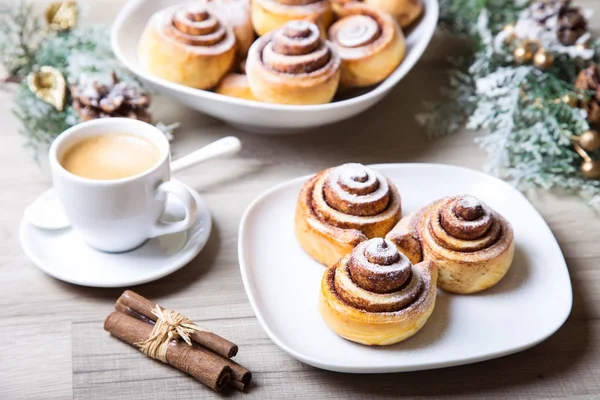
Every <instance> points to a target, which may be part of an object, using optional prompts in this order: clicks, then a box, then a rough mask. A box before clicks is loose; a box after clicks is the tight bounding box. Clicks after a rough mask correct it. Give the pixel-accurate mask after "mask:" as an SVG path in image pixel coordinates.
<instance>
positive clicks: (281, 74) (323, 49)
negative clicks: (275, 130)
mask: <svg viewBox="0 0 600 400" xmlns="http://www.w3.org/2000/svg"><path fill="white" fill-rule="evenodd" d="M246 74H247V76H248V82H249V84H250V88H251V89H252V93H253V94H254V96H255V97H256V98H257V99H259V100H260V101H264V102H268V103H278V104H322V103H328V102H330V101H331V100H332V99H333V96H334V95H335V92H336V90H337V87H338V84H339V79H340V58H339V56H338V55H337V53H336V52H335V51H333V50H332V48H331V44H330V43H329V42H327V41H325V40H323V39H322V38H321V36H320V33H319V29H318V28H317V26H316V25H314V24H312V23H309V22H306V21H291V22H289V23H287V24H286V25H284V26H283V27H282V28H281V29H279V30H276V31H271V32H270V33H268V34H266V35H264V36H262V37H260V38H259V39H257V40H256V41H255V42H254V44H253V45H252V47H251V48H250V52H249V54H248V59H247V61H246Z"/></svg>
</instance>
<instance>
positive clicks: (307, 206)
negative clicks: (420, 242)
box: [295, 164, 402, 267]
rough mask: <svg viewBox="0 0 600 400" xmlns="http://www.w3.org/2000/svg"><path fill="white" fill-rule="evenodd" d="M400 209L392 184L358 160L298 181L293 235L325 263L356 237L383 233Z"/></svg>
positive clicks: (353, 243) (356, 240)
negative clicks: (298, 193)
mask: <svg viewBox="0 0 600 400" xmlns="http://www.w3.org/2000/svg"><path fill="white" fill-rule="evenodd" d="M401 215H402V208H401V200H400V194H399V193H398V190H397V189H396V187H395V186H394V184H393V183H392V182H391V181H390V180H389V179H387V178H386V177H384V176H383V175H381V174H380V173H379V172H377V171H375V170H373V169H371V168H367V167H365V166H363V165H361V164H344V165H341V166H339V167H335V168H330V169H326V170H325V171H321V172H319V173H318V174H317V175H315V176H314V177H313V178H311V179H309V180H308V182H306V183H305V184H304V186H303V187H302V190H301V191H300V195H299V197H298V203H297V207H296V217H295V229H296V237H297V238H298V241H299V242H300V245H301V246H302V248H303V249H304V250H305V251H306V252H307V253H308V255H310V256H311V257H312V258H314V259H315V260H317V261H319V262H320V263H322V264H325V265H326V266H328V267H330V266H332V265H334V264H335V263H336V262H337V261H338V260H339V259H340V258H341V257H342V256H344V255H346V254H348V253H349V252H350V251H351V250H352V249H353V248H354V247H356V246H357V245H358V244H359V243H361V242H364V241H366V240H368V239H371V238H375V237H383V236H384V235H385V234H386V233H388V232H389V231H390V229H392V228H393V227H394V225H395V224H396V223H397V222H398V221H399V220H400V217H401Z"/></svg>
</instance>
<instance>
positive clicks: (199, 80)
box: [138, 2, 236, 89]
mask: <svg viewBox="0 0 600 400" xmlns="http://www.w3.org/2000/svg"><path fill="white" fill-rule="evenodd" d="M235 46H236V39H235V35H234V34H233V31H232V29H231V28H230V27H229V26H228V25H227V24H225V23H224V22H223V21H222V20H221V19H220V18H219V17H217V16H216V15H215V14H214V13H211V12H210V11H209V10H208V9H207V8H206V6H205V5H202V4H199V3H196V2H194V3H191V4H184V5H178V6H174V7H170V8H168V9H165V10H163V11H159V12H158V13H156V14H154V15H153V16H152V18H151V19H150V20H149V21H148V24H147V26H146V30H145V31H144V33H143V34H142V37H141V39H140V43H139V47H138V56H139V60H140V63H141V65H142V66H143V68H144V69H146V70H147V71H149V72H150V73H152V74H153V75H156V76H158V77H160V78H163V79H166V80H169V81H172V82H176V83H180V84H182V85H186V86H191V87H194V88H197V89H209V88H212V87H214V86H215V85H216V84H217V83H218V82H219V81H220V80H221V78H223V76H224V75H225V74H226V73H227V71H228V70H229V69H230V68H231V65H232V63H233V61H234V58H235V49H236V47H235Z"/></svg>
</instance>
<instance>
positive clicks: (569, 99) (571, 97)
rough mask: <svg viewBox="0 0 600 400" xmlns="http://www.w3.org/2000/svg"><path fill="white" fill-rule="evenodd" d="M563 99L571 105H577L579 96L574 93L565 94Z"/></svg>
mask: <svg viewBox="0 0 600 400" xmlns="http://www.w3.org/2000/svg"><path fill="white" fill-rule="evenodd" d="M561 100H562V102H563V103H565V104H567V105H568V106H570V107H575V106H576V105H577V97H576V96H575V95H573V94H565V95H564V96H563V97H562V98H561Z"/></svg>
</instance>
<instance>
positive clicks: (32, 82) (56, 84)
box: [27, 66, 67, 111]
mask: <svg viewBox="0 0 600 400" xmlns="http://www.w3.org/2000/svg"><path fill="white" fill-rule="evenodd" d="M27 85H28V86H29V90H31V91H32V92H33V93H34V94H35V95H36V96H37V97H38V98H40V99H41V100H43V101H45V102H46V103H48V104H51V105H53V106H54V108H56V109H57V110H58V111H62V110H63V107H64V106H65V97H66V89H67V84H66V82H65V78H64V76H63V75H62V74H61V73H60V71H59V70H57V69H56V68H54V67H48V66H45V67H41V68H40V70H39V72H32V73H30V74H29V75H27Z"/></svg>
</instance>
